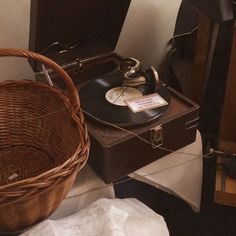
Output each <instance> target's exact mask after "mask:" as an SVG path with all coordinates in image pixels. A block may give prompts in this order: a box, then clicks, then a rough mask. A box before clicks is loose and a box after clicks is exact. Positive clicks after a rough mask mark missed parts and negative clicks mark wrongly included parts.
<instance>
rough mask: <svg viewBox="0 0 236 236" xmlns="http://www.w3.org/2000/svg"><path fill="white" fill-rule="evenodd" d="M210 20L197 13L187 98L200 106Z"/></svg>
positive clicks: (204, 80)
mask: <svg viewBox="0 0 236 236" xmlns="http://www.w3.org/2000/svg"><path fill="white" fill-rule="evenodd" d="M211 24H212V20H211V18H210V17H208V16H207V15H205V14H203V13H199V22H198V34H197V41H196V51H195V58H194V75H193V78H192V83H191V86H190V88H189V94H187V96H188V97H189V98H191V99H192V100H194V101H195V102H196V103H198V104H200V105H201V102H202V99H203V95H204V90H205V89H204V87H205V84H206V82H207V81H206V70H207V61H208V52H209V40H210V28H211Z"/></svg>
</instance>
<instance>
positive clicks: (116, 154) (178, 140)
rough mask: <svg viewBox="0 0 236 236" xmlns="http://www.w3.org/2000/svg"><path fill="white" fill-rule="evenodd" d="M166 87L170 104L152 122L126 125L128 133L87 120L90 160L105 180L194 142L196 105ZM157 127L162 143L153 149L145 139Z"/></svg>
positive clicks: (115, 177) (149, 136)
mask: <svg viewBox="0 0 236 236" xmlns="http://www.w3.org/2000/svg"><path fill="white" fill-rule="evenodd" d="M168 89H169V92H170V94H171V102H170V105H169V107H168V109H167V111H166V112H165V113H164V114H163V115H162V116H161V117H160V118H158V119H157V120H156V121H154V122H152V123H149V124H146V125H142V126H139V127H135V128H129V129H128V132H127V131H121V130H118V129H116V128H109V127H107V126H104V125H101V124H99V123H96V122H94V121H92V120H90V119H87V120H86V122H87V125H88V131H89V134H90V139H91V150H90V157H89V163H90V165H91V166H92V167H93V169H94V170H95V171H96V173H97V174H98V175H99V176H100V177H101V178H102V179H103V180H104V181H105V182H106V183H111V182H114V181H117V180H119V179H121V178H122V177H125V176H126V175H128V174H129V173H131V172H133V171H135V170H137V169H139V168H141V167H143V166H145V165H147V164H149V163H151V162H153V161H155V160H157V159H159V158H161V157H163V156H165V155H167V154H169V153H170V150H171V151H175V150H177V149H179V148H181V147H183V146H186V145H188V144H190V143H192V142H194V141H195V137H196V128H197V123H198V105H196V104H195V103H193V102H191V101H190V100H188V99H187V98H185V97H184V96H182V95H181V94H179V93H178V92H176V91H175V90H173V89H171V88H168ZM158 126H160V127H161V129H162V135H163V144H162V145H161V146H160V147H159V148H158V147H157V148H153V147H152V146H151V145H150V144H148V143H147V142H150V138H151V130H152V129H153V128H155V127H158ZM191 126H193V127H192V128H190V127H191ZM129 131H130V132H132V134H131V133H130V132H129ZM137 135H138V136H140V137H141V138H143V139H145V140H147V142H144V141H143V140H141V139H139V138H138V137H137ZM166 149H169V151H168V150H166Z"/></svg>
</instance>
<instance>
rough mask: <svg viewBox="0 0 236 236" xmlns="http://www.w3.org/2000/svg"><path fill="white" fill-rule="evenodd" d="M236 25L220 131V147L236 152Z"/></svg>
mask: <svg viewBox="0 0 236 236" xmlns="http://www.w3.org/2000/svg"><path fill="white" fill-rule="evenodd" d="M235 77H236V26H234V35H233V43H232V49H231V57H230V64H229V74H228V79H227V84H226V90H225V101H224V107H223V112H222V118H221V125H220V133H219V149H220V150H228V151H231V152H235V153H236V93H235V91H236V79H235Z"/></svg>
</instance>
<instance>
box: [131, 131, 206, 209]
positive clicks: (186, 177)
mask: <svg viewBox="0 0 236 236" xmlns="http://www.w3.org/2000/svg"><path fill="white" fill-rule="evenodd" d="M185 153H186V154H185ZM202 175H203V163H202V142H201V135H200V133H199V132H197V136H196V141H195V142H194V143H192V144H190V145H188V146H185V147H183V148H181V149H179V150H177V151H176V152H173V153H171V154H169V155H167V156H165V157H163V158H161V159H159V160H157V161H154V162H152V163H151V164H149V165H147V166H145V167H143V168H141V169H139V170H137V171H135V172H134V173H132V174H130V177H133V178H135V179H137V180H140V181H142V182H145V183H147V184H150V185H152V186H154V187H157V188H159V189H162V190H164V191H166V192H168V193H170V194H173V195H176V196H178V197H180V198H182V199H183V200H184V201H186V202H187V203H189V204H190V205H191V207H192V208H193V209H194V210H195V211H199V209H200V204H201V193H202Z"/></svg>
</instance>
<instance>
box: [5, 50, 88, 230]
mask: <svg viewBox="0 0 236 236" xmlns="http://www.w3.org/2000/svg"><path fill="white" fill-rule="evenodd" d="M0 56H1V57H5V56H14V57H24V58H28V59H31V60H35V61H37V62H40V63H42V64H44V65H45V66H46V67H48V68H51V69H53V70H54V71H55V72H56V73H57V74H58V75H59V77H61V78H62V79H63V80H64V81H65V84H66V85H67V96H66V95H65V94H63V93H62V91H61V90H59V89H58V88H55V87H52V86H49V85H47V84H44V83H41V82H35V81H28V80H14V81H3V82H1V83H0V231H5V232H6V231H7V232H9V231H16V230H20V229H23V228H26V227H28V226H30V225H32V224H34V223H37V222H39V221H40V220H43V219H45V218H46V217H48V216H49V215H50V214H51V213H52V212H53V211H54V210H55V209H56V208H57V207H58V205H59V204H60V202H61V201H62V200H63V198H64V197H65V196H66V194H67V193H68V191H69V190H70V189H71V187H72V185H73V182H74V180H75V177H76V174H77V173H78V171H79V170H80V169H81V168H82V167H83V166H84V164H85V163H86V161H87V158H88V153H89V138H88V134H87V128H86V125H85V122H84V117H83V114H82V111H81V109H80V101H79V96H78V92H77V90H76V88H75V86H74V84H73V82H72V80H71V78H70V77H69V76H68V74H67V73H66V72H65V71H64V70H63V69H62V68H61V67H60V66H59V65H58V64H56V63H55V62H53V61H52V60H50V59H49V58H47V57H44V56H42V55H39V54H37V53H33V52H29V51H26V50H20V49H0ZM17 79H19V78H17Z"/></svg>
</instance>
